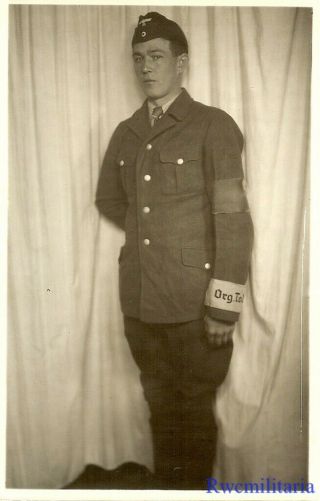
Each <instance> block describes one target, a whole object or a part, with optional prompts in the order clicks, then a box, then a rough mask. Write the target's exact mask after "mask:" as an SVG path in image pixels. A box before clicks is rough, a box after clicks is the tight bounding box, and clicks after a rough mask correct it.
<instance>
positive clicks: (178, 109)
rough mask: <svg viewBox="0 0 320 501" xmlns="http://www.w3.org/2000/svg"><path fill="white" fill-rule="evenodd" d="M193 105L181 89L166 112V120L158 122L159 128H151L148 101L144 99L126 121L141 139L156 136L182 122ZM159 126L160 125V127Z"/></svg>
mask: <svg viewBox="0 0 320 501" xmlns="http://www.w3.org/2000/svg"><path fill="white" fill-rule="evenodd" d="M192 103H193V99H192V97H190V95H189V94H188V92H187V91H186V90H185V89H182V91H181V93H180V94H179V96H178V97H177V98H176V99H175V100H174V101H173V103H172V104H171V105H170V106H169V108H168V110H167V112H166V118H165V117H163V119H162V120H160V122H159V124H158V125H159V126H160V127H153V128H152V127H151V125H150V121H149V111H148V100H147V99H146V100H145V102H144V103H143V105H142V106H141V108H139V109H138V110H137V111H136V112H135V113H134V114H133V115H132V117H131V118H129V119H128V120H127V125H128V127H130V129H131V130H132V131H133V132H134V133H135V134H137V135H138V136H139V137H141V138H142V139H145V138H146V137H147V136H149V135H150V134H152V135H154V134H158V133H160V132H163V131H164V130H166V129H167V128H168V127H172V125H174V124H175V123H176V122H177V121H182V120H184V119H185V118H186V116H187V115H188V113H189V108H190V106H191V104H192ZM160 124H161V125H160Z"/></svg>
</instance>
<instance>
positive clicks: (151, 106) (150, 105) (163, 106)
mask: <svg viewBox="0 0 320 501" xmlns="http://www.w3.org/2000/svg"><path fill="white" fill-rule="evenodd" d="M181 92H182V89H179V91H178V92H177V94H176V95H175V96H173V98H172V99H170V101H167V102H166V103H165V104H162V105H161V108H162V110H163V113H165V112H166V111H167V110H168V108H169V107H170V106H171V105H172V103H173V102H174V101H175V100H176V99H177V97H178V96H179V95H180V94H181ZM155 107H156V105H155V104H154V103H152V102H151V101H148V112H149V119H150V120H152V111H153V110H154V108H155Z"/></svg>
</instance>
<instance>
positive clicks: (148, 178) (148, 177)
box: [143, 174, 151, 181]
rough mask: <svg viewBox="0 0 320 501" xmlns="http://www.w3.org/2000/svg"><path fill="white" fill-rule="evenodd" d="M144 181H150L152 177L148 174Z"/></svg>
mask: <svg viewBox="0 0 320 501" xmlns="http://www.w3.org/2000/svg"><path fill="white" fill-rule="evenodd" d="M143 179H144V180H145V181H150V180H151V176H150V175H149V174H146V175H145V176H144V178H143Z"/></svg>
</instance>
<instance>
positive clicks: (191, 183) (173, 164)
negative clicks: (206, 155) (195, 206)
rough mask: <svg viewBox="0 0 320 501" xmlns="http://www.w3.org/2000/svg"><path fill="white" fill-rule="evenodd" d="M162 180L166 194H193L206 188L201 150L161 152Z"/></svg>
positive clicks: (178, 149)
mask: <svg viewBox="0 0 320 501" xmlns="http://www.w3.org/2000/svg"><path fill="white" fill-rule="evenodd" d="M160 178H161V188H162V192H163V193H165V194H169V195H170V194H172V195H174V194H177V193H192V192H198V191H203V190H204V188H205V184H204V175H203V168H202V162H201V152H200V148H197V147H195V146H193V145H190V147H187V146H186V145H184V146H183V147H180V148H179V147H178V146H177V147H175V148H174V149H165V148H163V149H162V150H161V151H160Z"/></svg>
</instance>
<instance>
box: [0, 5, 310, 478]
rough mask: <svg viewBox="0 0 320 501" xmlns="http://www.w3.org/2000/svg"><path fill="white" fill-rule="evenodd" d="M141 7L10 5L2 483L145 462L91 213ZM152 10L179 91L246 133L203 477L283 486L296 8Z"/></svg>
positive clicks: (298, 242) (140, 411) (302, 331)
mask: <svg viewBox="0 0 320 501" xmlns="http://www.w3.org/2000/svg"><path fill="white" fill-rule="evenodd" d="M155 9H156V8H155V7H154V6H153V7H152V10H155ZM147 10H149V9H148V8H147V7H146V6H145V7H124V6H119V7H118V6H103V7H100V6H99V7H98V6H91V7H88V6H81V7H80V6H35V5H34V6H26V5H25V6H21V5H20V6H19V5H14V6H13V5H12V6H10V42H9V51H10V68H9V86H10V102H9V106H10V108H9V109H10V129H9V130H10V133H9V134H10V169H9V183H10V184H9V188H10V199H9V218H10V221H9V309H8V320H9V335H8V347H9V353H8V429H7V487H15V488H39V487H40V488H59V487H61V486H63V485H65V484H67V483H69V482H71V481H72V480H73V479H74V478H75V477H76V476H77V475H78V474H79V473H80V471H81V470H82V469H83V467H84V465H85V464H88V463H95V464H98V465H100V466H102V467H104V468H107V469H111V468H115V467H116V466H118V465H119V464H121V463H122V462H125V461H136V462H138V463H141V464H145V465H146V466H148V467H150V468H151V467H152V459H151V458H152V451H151V445H150V436H149V429H148V411H147V407H146V404H145V402H144V399H143V396H142V391H141V389H140V384H139V379H138V372H137V368H136V367H135V365H134V362H133V361H132V359H131V355H130V353H129V349H128V347H127V344H126V341H125V339H124V336H123V335H122V330H123V325H122V317H121V313H120V308H119V302H118V271H117V257H118V250H119V247H120V245H121V244H122V242H123V238H124V237H123V234H121V233H120V232H119V231H118V230H117V229H116V228H114V227H112V226H111V225H110V224H108V223H107V222H106V221H102V220H100V219H99V216H98V213H97V211H96V209H95V206H94V195H95V189H96V183H97V179H98V173H99V168H100V165H101V160H102V157H103V154H104V152H105V149H106V147H107V144H108V140H109V138H110V135H111V133H112V132H113V130H114V128H115V126H116V125H117V124H118V122H119V121H120V120H122V119H125V118H126V117H128V116H129V115H130V114H131V113H132V112H133V111H134V110H135V109H136V108H137V107H138V106H139V105H140V103H141V99H142V96H141V94H140V92H139V90H138V88H137V86H136V83H135V80H134V75H133V71H132V64H131V55H130V41H131V34H132V30H133V27H134V26H135V24H136V21H137V18H138V15H139V14H142V13H145V12H147ZM158 10H160V11H161V12H162V13H163V14H164V15H167V16H169V17H172V18H173V19H175V20H176V21H177V22H178V23H179V24H181V26H182V27H183V29H184V30H185V33H186V35H187V37H188V39H189V41H190V46H191V63H190V70H189V74H188V77H187V79H186V82H185V85H186V87H187V89H188V91H189V92H190V94H191V95H192V96H193V97H194V98H195V99H197V100H200V101H202V102H204V103H206V104H210V105H214V106H218V107H221V108H223V109H224V110H225V111H227V112H228V113H230V114H231V115H232V116H233V118H234V119H235V120H236V121H237V123H238V124H239V126H240V128H241V129H242V130H243V132H244V135H245V140H246V146H245V151H244V164H245V171H246V182H247V193H248V199H249V202H250V206H251V212H252V217H253V221H254V227H255V246H254V252H253V258H252V267H251V274H250V280H249V283H248V286H247V300H246V303H245V306H244V311H243V314H242V318H241V322H240V324H239V326H238V327H237V330H236V335H235V349H234V356H233V360H232V364H231V369H230V372H229V375H228V378H227V380H226V381H225V383H224V384H223V386H222V387H221V388H220V392H219V395H218V400H217V403H216V409H215V410H216V413H217V416H218V420H219V427H220V443H219V451H218V452H219V453H218V461H217V464H216V465H215V466H214V475H215V476H216V478H219V479H220V480H225V481H226V480H228V481H234V482H241V481H248V482H250V481H251V482H253V481H258V480H259V479H260V478H261V477H264V478H266V477H275V478H277V479H279V480H282V481H299V480H300V479H301V478H306V475H307V471H306V469H307V422H308V417H307V413H306V411H307V389H306V387H307V384H306V383H307V368H306V367H307V364H306V362H307V357H306V343H307V340H306V336H307V325H306V317H307V313H306V309H305V303H306V299H305V292H304V291H305V290H306V285H307V279H308V277H307V271H306V269H307V264H308V263H307V260H306V257H305V256H307V249H306V246H307V238H306V237H307V230H306V228H307V215H306V214H307V198H308V137H309V136H308V134H309V100H310V95H309V94H310V70H311V15H312V13H311V10H310V9H303V8H299V9H296V8H229V7H228V8H212V7H209V8H208V7H161V8H160V7H159V8H158ZM115 33H116V34H117V36H115ZM119 41H121V43H120V42H119ZM199 48H201V50H199Z"/></svg>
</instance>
